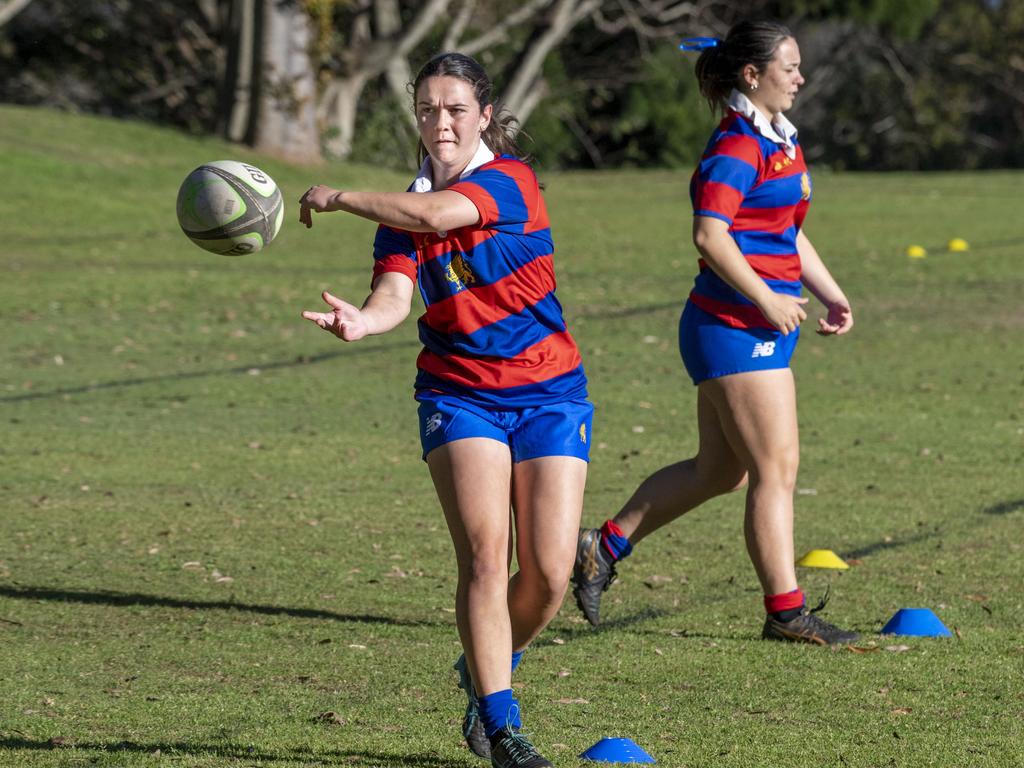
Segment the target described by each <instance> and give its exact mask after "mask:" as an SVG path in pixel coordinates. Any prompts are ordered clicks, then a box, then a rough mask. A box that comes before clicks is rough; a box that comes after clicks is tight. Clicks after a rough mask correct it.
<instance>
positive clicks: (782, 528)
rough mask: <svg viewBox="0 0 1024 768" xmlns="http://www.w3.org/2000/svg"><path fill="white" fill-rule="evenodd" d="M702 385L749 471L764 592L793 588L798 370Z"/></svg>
mask: <svg viewBox="0 0 1024 768" xmlns="http://www.w3.org/2000/svg"><path fill="white" fill-rule="evenodd" d="M705 385H707V386H705ZM701 386H702V387H704V391H705V392H706V393H707V395H708V399H709V400H711V402H713V403H714V405H715V408H716V410H717V412H718V414H719V417H720V421H721V424H722V427H723V431H724V433H725V435H726V437H727V438H728V440H729V444H730V445H731V446H732V449H733V452H734V453H735V454H736V456H737V457H738V458H739V460H740V462H741V463H742V464H743V465H744V466H745V467H746V468H747V471H748V473H749V476H750V486H749V488H748V490H747V508H746V517H745V519H744V526H743V528H744V534H745V537H746V542H747V552H748V553H749V554H750V559H751V561H753V564H754V569H755V570H756V571H757V577H758V579H760V581H761V586H762V588H763V589H764V593H765V594H766V595H774V594H780V593H783V592H789V591H791V590H794V589H796V587H797V581H796V567H795V565H794V562H793V490H794V487H795V485H796V474H797V468H798V467H799V464H800V439H799V430H798V426H797V416H796V386H795V384H794V381H793V373H792V371H791V370H789V369H788V368H783V369H780V370H773V371H755V372H750V373H740V374H735V375H733V376H724V377H722V378H720V379H713V380H711V381H707V382H703V383H702V385H701Z"/></svg>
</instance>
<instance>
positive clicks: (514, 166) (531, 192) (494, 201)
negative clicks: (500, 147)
mask: <svg viewBox="0 0 1024 768" xmlns="http://www.w3.org/2000/svg"><path fill="white" fill-rule="evenodd" d="M449 189H450V190H452V191H454V192H458V193H460V194H462V195H465V196H466V197H467V198H469V200H470V202H471V203H473V205H475V206H476V209H477V211H478V212H479V214H480V224H479V226H480V227H481V228H482V229H498V230H502V231H506V232H517V233H521V232H523V231H524V229H525V228H526V226H527V224H528V223H529V222H531V221H532V220H534V219H536V218H537V217H538V208H539V205H540V186H539V185H538V183H537V177H536V176H535V175H534V173H533V170H532V169H531V168H530V166H528V165H526V163H523V162H521V161H519V160H514V159H506V158H502V159H501V160H500V161H498V162H495V163H488V164H487V165H486V166H484V167H482V168H481V169H480V170H478V171H476V172H474V173H473V174H471V175H470V176H469V177H468V178H466V179H464V180H463V181H460V182H457V183H455V184H452V185H451V186H450V187H449Z"/></svg>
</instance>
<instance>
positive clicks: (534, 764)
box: [490, 728, 553, 768]
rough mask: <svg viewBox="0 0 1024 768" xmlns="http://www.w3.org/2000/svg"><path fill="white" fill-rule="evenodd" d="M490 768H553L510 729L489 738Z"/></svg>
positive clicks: (521, 736)
mask: <svg viewBox="0 0 1024 768" xmlns="http://www.w3.org/2000/svg"><path fill="white" fill-rule="evenodd" d="M490 744H491V768H553V766H552V765H551V762H550V761H548V760H547V759H546V758H544V756H543V755H541V753H540V752H538V751H537V748H536V747H535V746H533V744H531V743H530V741H529V740H528V739H527V738H526V737H525V736H523V734H522V733H520V732H519V731H516V730H514V729H511V728H502V729H501V730H500V731H498V732H497V733H496V734H494V735H493V736H491V738H490Z"/></svg>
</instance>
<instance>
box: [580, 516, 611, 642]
mask: <svg viewBox="0 0 1024 768" xmlns="http://www.w3.org/2000/svg"><path fill="white" fill-rule="evenodd" d="M615 576H616V573H615V562H614V561H609V559H608V555H607V554H606V553H605V552H604V550H603V548H602V547H601V531H599V530H598V529H597V528H580V533H579V540H578V541H577V543H576V562H575V563H574V564H573V567H572V583H573V587H572V594H573V596H574V597H575V598H576V605H577V606H579V609H580V610H581V611H583V615H584V616H586V617H587V621H589V622H590V624H591V626H594V627H596V626H597V625H598V624H599V623H600V620H601V616H600V614H601V594H602V593H603V592H604V591H605V590H606V589H608V587H610V586H611V584H612V582H613V581H615Z"/></svg>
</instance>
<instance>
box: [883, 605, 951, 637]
mask: <svg viewBox="0 0 1024 768" xmlns="http://www.w3.org/2000/svg"><path fill="white" fill-rule="evenodd" d="M882 634H883V635H916V636H918V637H952V636H953V633H952V632H950V631H949V630H948V629H946V625H945V624H943V623H942V622H941V621H940V620H939V617H938V616H936V615H935V614H934V613H933V612H932V611H931V609H929V608H900V609H899V610H898V611H896V613H894V614H893V617H892V618H891V619H889V622H888V623H887V624H886V625H885V626H884V627H882Z"/></svg>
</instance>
